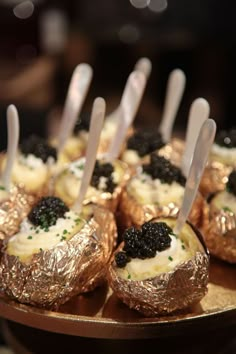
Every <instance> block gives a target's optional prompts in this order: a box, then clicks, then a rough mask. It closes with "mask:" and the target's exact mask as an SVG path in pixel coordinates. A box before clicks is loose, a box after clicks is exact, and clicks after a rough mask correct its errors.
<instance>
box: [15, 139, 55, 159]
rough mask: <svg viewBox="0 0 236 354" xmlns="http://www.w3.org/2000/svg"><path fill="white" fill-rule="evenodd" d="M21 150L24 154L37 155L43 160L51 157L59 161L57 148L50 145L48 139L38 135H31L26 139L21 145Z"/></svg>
mask: <svg viewBox="0 0 236 354" xmlns="http://www.w3.org/2000/svg"><path fill="white" fill-rule="evenodd" d="M20 150H21V152H22V154H23V155H25V156H28V155H29V154H32V155H35V156H36V157H39V158H40V159H42V160H43V162H47V160H48V158H49V157H52V158H53V159H54V160H55V161H57V150H56V149H55V148H54V147H52V146H50V145H49V144H48V143H47V142H46V140H44V139H42V138H40V137H38V136H36V135H31V136H30V137H29V138H28V139H26V140H24V141H23V142H22V144H21V145H20Z"/></svg>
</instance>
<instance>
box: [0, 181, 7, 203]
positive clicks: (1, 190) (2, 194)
mask: <svg viewBox="0 0 236 354" xmlns="http://www.w3.org/2000/svg"><path fill="white" fill-rule="evenodd" d="M8 197H9V192H8V191H7V190H6V188H5V187H4V186H3V182H2V181H1V180H0V203H1V202H4V201H5V200H6V199H8Z"/></svg>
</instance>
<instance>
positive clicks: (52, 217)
mask: <svg viewBox="0 0 236 354" xmlns="http://www.w3.org/2000/svg"><path fill="white" fill-rule="evenodd" d="M67 211H69V208H68V207H67V206H66V205H65V203H64V202H63V201H62V200H61V199H60V198H57V197H43V198H42V199H41V200H40V201H39V202H38V203H37V204H36V205H35V206H34V207H33V208H32V210H31V211H30V213H29V214H28V219H29V221H30V222H31V223H32V224H33V225H36V226H40V227H41V228H44V229H47V228H49V227H50V226H52V225H55V224H56V222H57V219H58V218H63V217H64V215H65V213H66V212H67Z"/></svg>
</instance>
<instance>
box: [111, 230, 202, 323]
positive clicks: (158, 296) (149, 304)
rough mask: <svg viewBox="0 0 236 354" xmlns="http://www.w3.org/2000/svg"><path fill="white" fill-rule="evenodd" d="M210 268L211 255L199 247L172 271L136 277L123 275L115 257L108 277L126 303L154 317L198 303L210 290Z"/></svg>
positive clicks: (115, 290) (112, 286) (114, 289)
mask: <svg viewBox="0 0 236 354" xmlns="http://www.w3.org/2000/svg"><path fill="white" fill-rule="evenodd" d="M196 237H197V235H196ZM122 246H123V245H122V244H121V246H120V247H119V250H121V249H122ZM208 268H209V257H208V255H207V253H206V252H204V251H202V250H199V251H197V252H196V254H195V256H194V257H192V258H191V259H190V260H188V261H186V262H183V263H180V264H179V265H178V266H176V267H175V268H174V269H173V270H172V271H170V272H167V273H162V274H160V275H158V276H156V277H153V278H149V279H145V280H142V281H141V280H140V281H137V280H132V279H123V278H121V277H120V276H119V275H118V273H117V271H116V269H117V268H116V264H115V262H114V258H113V259H112V260H111V263H110V266H109V270H108V280H109V284H110V286H111V288H112V289H113V291H114V293H115V294H116V295H117V296H118V297H119V298H120V299H121V300H122V301H123V302H124V303H125V304H127V305H128V306H129V307H130V308H133V309H135V310H137V311H139V312H141V313H143V314H144V315H145V316H147V317H151V316H158V315H164V314H168V313H171V312H174V311H176V310H182V309H184V308H187V307H188V306H190V305H193V304H196V303H198V302H199V301H200V300H201V299H202V298H203V297H204V295H205V294H206V293H207V283H208Z"/></svg>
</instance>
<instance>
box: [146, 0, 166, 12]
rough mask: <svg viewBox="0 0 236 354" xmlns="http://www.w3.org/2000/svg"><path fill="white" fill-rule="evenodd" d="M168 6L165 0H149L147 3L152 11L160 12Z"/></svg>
mask: <svg viewBox="0 0 236 354" xmlns="http://www.w3.org/2000/svg"><path fill="white" fill-rule="evenodd" d="M167 6H168V3H167V0H151V1H150V4H149V5H148V7H149V9H150V10H151V11H153V12H162V11H164V10H166V8H167Z"/></svg>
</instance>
